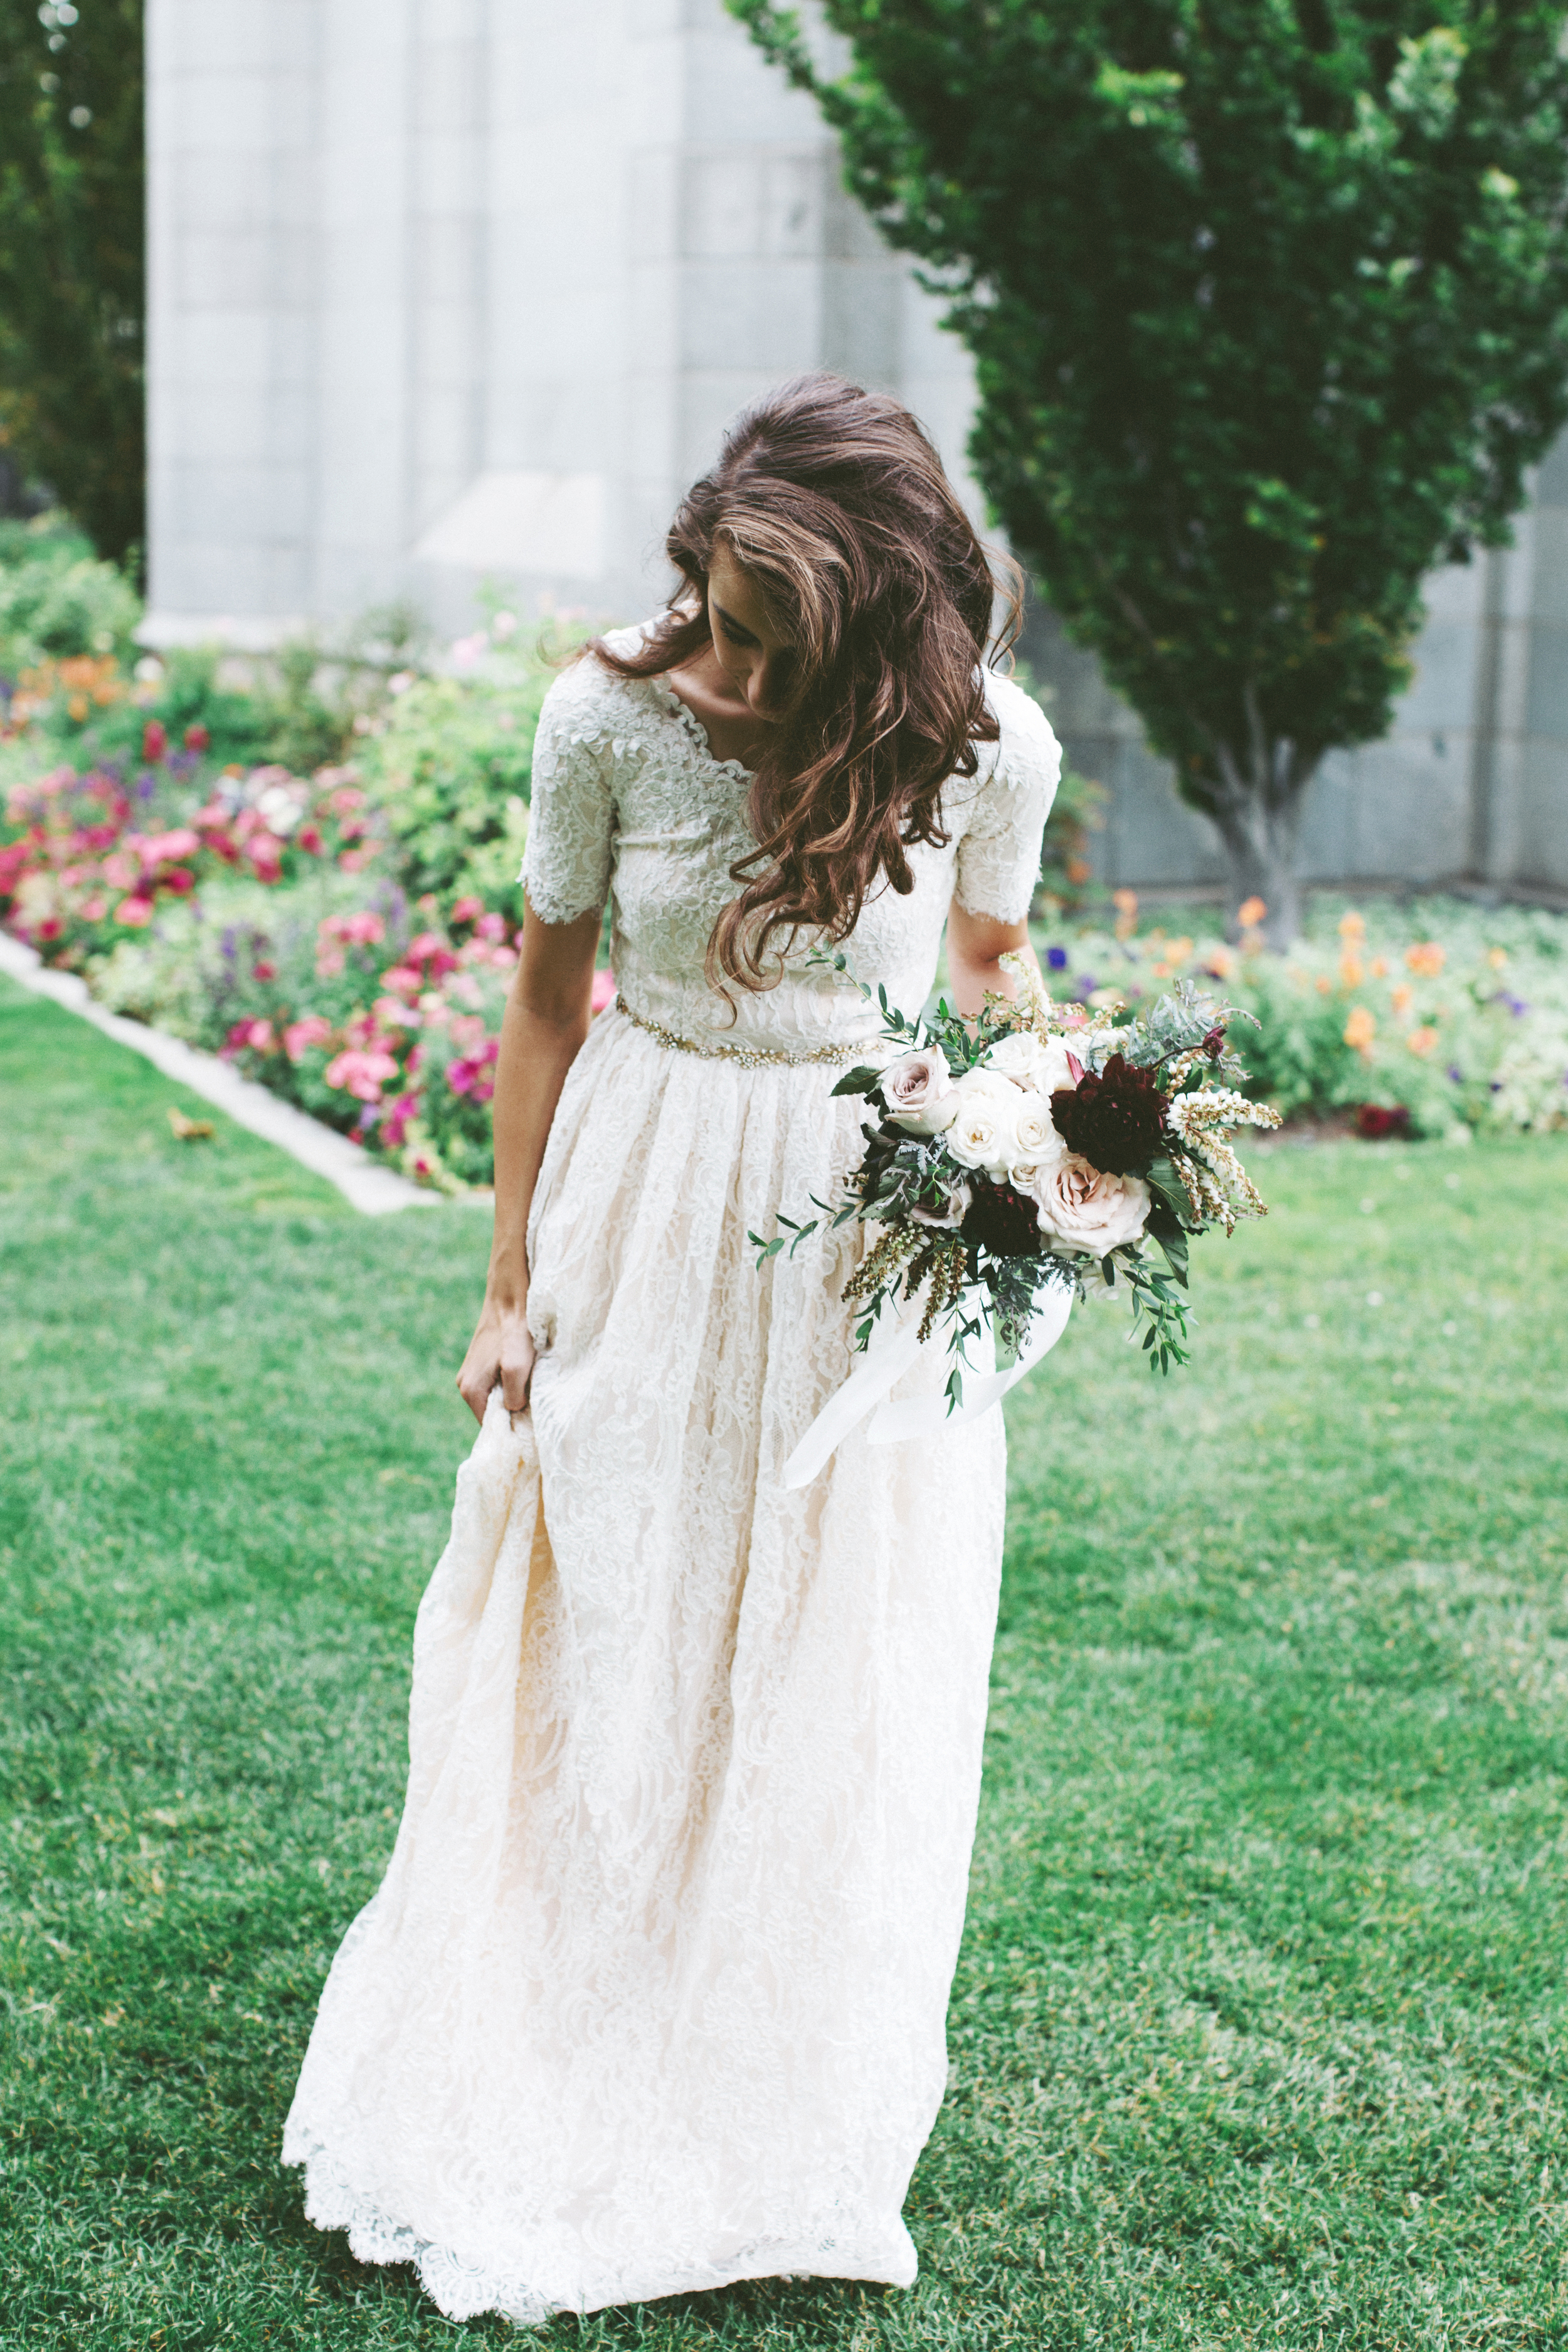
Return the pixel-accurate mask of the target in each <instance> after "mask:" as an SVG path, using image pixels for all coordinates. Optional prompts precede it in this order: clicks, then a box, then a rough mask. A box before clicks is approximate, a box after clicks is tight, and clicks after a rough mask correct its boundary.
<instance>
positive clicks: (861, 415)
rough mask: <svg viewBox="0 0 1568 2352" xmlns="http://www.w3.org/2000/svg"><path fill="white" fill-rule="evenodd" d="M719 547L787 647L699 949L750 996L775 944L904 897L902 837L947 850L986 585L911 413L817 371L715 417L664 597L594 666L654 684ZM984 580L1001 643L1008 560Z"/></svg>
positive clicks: (684, 652) (976, 691)
mask: <svg viewBox="0 0 1568 2352" xmlns="http://www.w3.org/2000/svg"><path fill="white" fill-rule="evenodd" d="M720 540H722V541H724V543H725V545H726V546H727V547H728V549H729V551H730V552H731V554H732V556H733V558H734V560H735V562H737V563H738V564H740V566H741V568H742V570H743V571H744V572H747V573H749V574H750V576H751V578H752V580H753V581H754V583H756V586H757V589H758V591H759V593H760V594H761V595H762V598H763V602H764V604H766V605H767V607H768V610H769V613H770V614H771V615H772V617H773V621H774V623H775V625H776V626H777V627H778V629H779V631H780V633H781V635H783V636H784V638H785V639H786V641H787V643H788V645H789V646H790V648H791V653H792V656H793V658H792V660H791V663H790V667H789V670H788V672H787V684H786V689H785V693H784V698H783V708H782V709H781V712H780V715H779V717H778V719H777V720H776V721H775V723H774V724H773V727H772V728H771V729H770V730H769V735H768V740H767V748H766V750H765V751H763V755H762V758H761V761H760V762H759V764H758V766H757V768H756V771H755V775H754V781H753V782H752V793H751V804H750V816H751V824H752V834H753V835H754V836H755V839H756V844H757V846H756V848H755V849H754V850H752V852H751V854H750V855H749V856H745V857H743V858H742V859H741V860H740V861H739V863H738V864H737V865H735V866H732V867H731V875H732V877H733V878H734V880H735V881H736V882H738V883H740V884H741V886H742V888H741V893H740V896H739V898H735V899H733V900H732V901H731V904H730V905H729V906H728V907H726V908H725V909H724V911H723V913H722V914H721V916H720V918H719V920H718V922H717V923H716V925H715V926H714V929H713V935H712V938H711V940H710V941H709V947H708V968H709V973H710V978H711V979H713V980H714V981H715V982H717V983H718V984H719V985H721V986H722V984H723V982H724V981H725V980H730V981H734V982H738V983H739V984H740V985H741V986H742V987H743V988H748V989H757V988H766V987H769V986H771V985H772V984H773V982H775V981H776V980H777V978H778V976H779V971H780V970H781V968H782V958H781V956H780V954H779V953H778V952H776V951H775V952H773V953H770V949H771V948H772V944H773V941H774V940H775V939H776V938H777V937H778V935H779V934H780V933H781V932H784V933H785V934H787V935H788V936H789V937H790V938H793V937H794V936H795V934H796V933H798V932H799V931H801V930H803V929H809V930H820V931H823V932H825V933H826V935H827V937H828V938H829V939H832V940H842V939H845V938H847V936H848V934H849V932H850V931H852V930H853V929H854V928H855V925H856V923H857V922H858V919H859V916H860V909H861V908H862V907H863V905H864V904H865V901H866V898H867V897H868V893H869V892H870V891H871V889H872V888H873V887H874V886H875V885H876V883H877V882H878V880H879V877H886V879H887V881H888V882H889V885H890V886H891V887H892V888H893V889H895V890H897V891H898V892H900V894H901V895H902V894H907V893H908V892H909V891H910V890H911V889H912V888H913V887H914V876H913V874H912V873H911V871H910V861H909V856H908V854H907V853H908V852H909V850H910V848H911V847H912V846H913V845H914V844H915V843H916V842H931V843H932V844H934V845H937V846H939V847H941V846H943V845H945V844H946V842H947V840H948V839H949V835H948V834H947V833H946V832H945V831H944V829H943V826H942V807H941V797H942V786H943V784H944V783H945V782H947V780H948V778H949V777H950V776H953V775H960V776H972V775H973V774H974V772H975V771H976V768H977V766H978V764H979V762H978V757H977V754H976V751H975V746H976V744H978V743H989V742H994V741H995V740H996V735H997V728H996V721H995V719H994V718H993V717H992V715H991V713H990V711H989V709H987V707H986V702H985V688H984V674H983V669H984V659H985V654H986V648H987V646H989V645H991V643H992V641H993V635H994V632H993V618H992V616H993V612H994V607H995V604H996V597H997V593H998V586H999V583H998V579H997V578H996V576H995V575H994V572H993V569H992V566H991V563H990V562H988V561H987V558H986V554H985V551H984V549H983V548H982V546H981V544H980V541H979V540H978V539H977V538H976V536H975V533H974V529H973V525H972V523H971V522H970V520H969V517H968V516H967V515H966V514H965V513H964V510H963V507H962V506H961V504H960V503H959V500H958V499H957V498H956V496H955V495H954V493H953V489H952V484H951V483H950V482H949V481H948V478H947V477H946V475H945V474H944V473H943V471H942V460H941V458H940V457H938V456H937V453H936V451H935V449H934V448H933V447H932V446H931V442H930V441H929V440H928V438H927V437H926V435H925V434H924V433H923V432H922V431H921V427H920V425H918V424H917V423H916V421H915V419H914V418H913V417H912V416H911V415H910V412H909V410H908V409H907V408H905V407H903V406H902V405H901V404H900V403H899V402H898V401H896V400H892V399H889V397H888V396H887V395H886V394H881V393H868V392H863V391H861V389H860V388H859V386H858V385H857V384H852V383H845V382H844V381H843V380H842V379H841V378H840V377H838V376H833V375H808V376H801V377H799V378H797V379H796V381H795V382H794V383H786V384H784V386H783V387H782V388H781V389H780V390H779V391H777V392H773V393H770V394H768V395H767V396H766V398H765V399H763V400H760V401H758V402H757V403H756V404H755V405H754V406H753V407H752V408H749V409H747V410H746V412H745V413H744V415H742V416H741V417H740V419H739V420H738V421H737V423H736V424H735V425H733V426H731V430H730V432H729V434H728V435H727V436H726V437H725V440H724V446H723V448H722V450H721V453H720V457H719V462H718V464H717V465H716V466H715V467H714V468H713V470H712V472H711V473H710V474H705V475H704V476H703V477H702V479H701V480H700V481H699V482H695V483H693V485H692V487H691V488H690V489H689V491H688V493H687V495H686V497H685V498H684V499H682V501H681V504H680V508H679V511H678V513H677V515H676V518H675V520H674V522H673V523H672V524H671V525H670V529H669V536H668V541H666V544H667V546H668V551H669V556H670V560H671V562H673V563H674V564H675V566H676V569H677V570H678V571H679V573H680V575H681V580H680V586H679V589H678V590H677V591H676V593H675V594H674V595H673V596H672V597H671V599H670V602H669V605H668V610H667V612H666V613H665V614H664V616H663V617H662V619H661V620H660V621H659V622H658V625H656V626H655V627H654V628H653V630H652V631H650V633H649V635H648V636H647V640H646V642H645V644H644V645H643V646H642V647H641V648H640V649H639V650H638V651H637V652H636V653H635V654H630V655H626V654H616V653H613V652H612V651H611V650H610V648H609V646H606V645H605V643H604V641H603V639H595V643H594V646H593V651H594V652H595V654H596V655H597V656H598V658H599V659H600V660H601V661H602V662H604V663H605V666H606V667H608V668H610V669H612V670H615V671H616V672H618V673H619V675H620V676H621V677H658V676H659V675H660V674H661V673H663V672H664V671H667V670H672V669H679V668H680V667H682V666H683V665H684V664H686V663H687V662H689V661H691V660H693V659H695V658H696V657H697V656H699V655H700V653H701V652H702V651H703V649H704V648H705V647H706V646H708V645H710V643H711V632H710V625H709V618H708V573H709V569H710V564H711V562H712V559H713V550H714V545H715V542H716V541H720ZM999 570H1000V571H1001V573H1002V579H1001V583H1000V585H1001V591H1002V593H1003V596H1004V598H1005V620H1004V623H1003V626H1002V628H1001V630H1000V631H999V632H996V633H995V639H996V648H997V651H998V652H1005V650H1006V648H1007V646H1010V645H1011V643H1012V641H1013V639H1014V637H1015V636H1016V634H1017V625H1018V614H1019V610H1020V603H1021V598H1020V593H1019V591H1020V586H1021V582H1020V578H1019V574H1018V572H1017V567H1016V565H1014V564H1013V563H1012V562H1010V560H1009V559H1005V558H1004V559H1001V562H1000V564H999ZM784 944H785V945H786V946H787V944H788V940H787V939H786V940H785V942H784Z"/></svg>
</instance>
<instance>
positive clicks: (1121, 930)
mask: <svg viewBox="0 0 1568 2352" xmlns="http://www.w3.org/2000/svg"><path fill="white" fill-rule="evenodd" d="M1110 903H1111V905H1112V906H1113V907H1114V908H1115V909H1116V936H1117V938H1118V939H1119V940H1130V939H1131V936H1132V934H1133V932H1134V931H1135V930H1136V929H1138V893H1137V891H1136V890H1113V891H1112V892H1111V894H1110Z"/></svg>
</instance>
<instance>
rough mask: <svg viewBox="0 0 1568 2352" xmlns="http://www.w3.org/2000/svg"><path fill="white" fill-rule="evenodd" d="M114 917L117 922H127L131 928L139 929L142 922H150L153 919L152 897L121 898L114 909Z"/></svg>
mask: <svg viewBox="0 0 1568 2352" xmlns="http://www.w3.org/2000/svg"><path fill="white" fill-rule="evenodd" d="M114 919H115V921H116V922H117V923H129V924H130V926H131V928H132V930H140V929H142V925H143V923H150V922H151V921H152V919H153V901H152V899H151V898H121V901H120V904H119V906H118V907H116V908H115V909H114Z"/></svg>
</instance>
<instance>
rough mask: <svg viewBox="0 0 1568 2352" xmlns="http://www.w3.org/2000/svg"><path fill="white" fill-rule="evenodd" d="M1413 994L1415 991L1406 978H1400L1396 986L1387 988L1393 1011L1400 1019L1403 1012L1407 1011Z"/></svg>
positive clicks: (1403, 1014) (1402, 1016)
mask: <svg viewBox="0 0 1568 2352" xmlns="http://www.w3.org/2000/svg"><path fill="white" fill-rule="evenodd" d="M1414 997H1415V990H1414V989H1413V988H1412V987H1411V985H1410V982H1408V981H1407V980H1402V981H1401V982H1399V985H1398V987H1397V988H1391V989H1390V990H1389V992H1388V1001H1389V1003H1390V1004H1392V1005H1393V1007H1394V1011H1395V1013H1398V1014H1399V1015H1400V1017H1401V1019H1403V1018H1404V1016H1405V1013H1408V1012H1409V1010H1410V1006H1411V1002H1412V1000H1413V999H1414Z"/></svg>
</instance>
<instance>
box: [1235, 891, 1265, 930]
mask: <svg viewBox="0 0 1568 2352" xmlns="http://www.w3.org/2000/svg"><path fill="white" fill-rule="evenodd" d="M1267 913H1268V900H1267V899H1266V898H1244V899H1243V900H1242V902H1241V904H1240V906H1239V907H1238V908H1237V910H1236V919H1237V922H1238V923H1239V924H1240V925H1241V928H1242V929H1243V930H1244V931H1255V930H1256V929H1258V924H1259V923H1260V922H1261V921H1262V920H1263V918H1264V916H1265V915H1266V914H1267Z"/></svg>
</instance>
